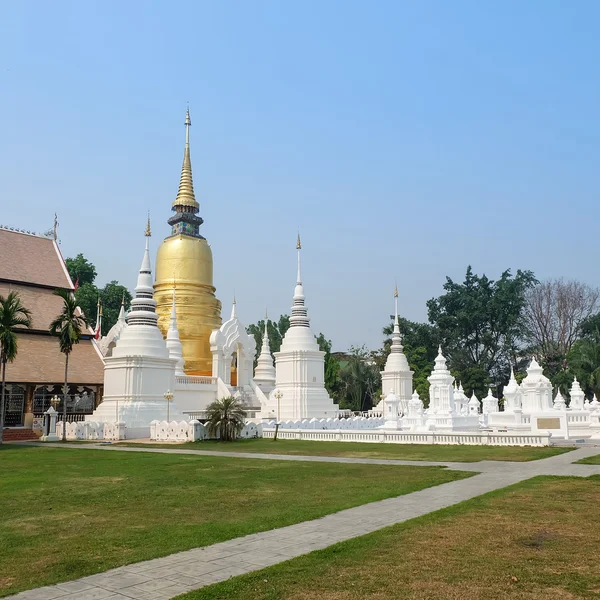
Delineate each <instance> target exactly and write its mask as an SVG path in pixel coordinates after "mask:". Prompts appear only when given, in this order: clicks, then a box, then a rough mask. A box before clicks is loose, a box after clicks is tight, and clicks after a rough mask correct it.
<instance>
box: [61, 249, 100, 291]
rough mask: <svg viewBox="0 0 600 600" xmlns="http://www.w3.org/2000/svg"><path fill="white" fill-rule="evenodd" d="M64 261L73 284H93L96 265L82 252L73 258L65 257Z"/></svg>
mask: <svg viewBox="0 0 600 600" xmlns="http://www.w3.org/2000/svg"><path fill="white" fill-rule="evenodd" d="M65 263H66V265H67V271H69V275H70V276H71V279H72V280H73V283H74V284H77V285H79V286H81V285H84V284H86V283H88V284H93V283H94V281H95V280H96V275H97V273H96V267H95V266H94V265H93V264H92V263H91V262H90V261H89V260H88V259H87V258H85V256H83V254H78V255H77V256H76V257H75V258H67V259H66V260H65Z"/></svg>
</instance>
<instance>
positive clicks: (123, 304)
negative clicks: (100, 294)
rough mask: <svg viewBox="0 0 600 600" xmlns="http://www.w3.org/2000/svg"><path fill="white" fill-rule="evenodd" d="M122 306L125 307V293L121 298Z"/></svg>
mask: <svg viewBox="0 0 600 600" xmlns="http://www.w3.org/2000/svg"><path fill="white" fill-rule="evenodd" d="M121 306H125V292H123V297H122V298H121Z"/></svg>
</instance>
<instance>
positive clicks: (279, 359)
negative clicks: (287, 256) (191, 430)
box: [262, 235, 338, 420]
mask: <svg viewBox="0 0 600 600" xmlns="http://www.w3.org/2000/svg"><path fill="white" fill-rule="evenodd" d="M296 249H297V251H298V277H297V279H296V288H295V289H294V305H293V306H292V315H291V317H290V328H289V329H288V330H287V332H286V334H285V337H284V338H283V342H282V344H281V349H280V350H279V352H276V353H275V389H274V390H273V391H272V392H271V393H270V394H269V397H268V402H267V403H266V405H265V406H263V410H262V416H263V418H273V416H274V415H275V416H276V417H277V418H278V419H282V420H290V419H293V420H299V419H313V418H316V419H322V418H334V417H336V416H337V413H338V406H337V405H336V404H334V402H333V400H332V399H331V398H330V397H329V394H328V393H327V390H326V389H325V353H324V352H321V350H319V345H318V344H317V340H316V339H315V336H314V335H313V332H312V331H311V330H310V319H309V318H308V314H307V310H306V306H305V305H304V288H303V286H302V276H301V272H300V251H301V249H302V245H301V243H300V235H298V243H297V244H296Z"/></svg>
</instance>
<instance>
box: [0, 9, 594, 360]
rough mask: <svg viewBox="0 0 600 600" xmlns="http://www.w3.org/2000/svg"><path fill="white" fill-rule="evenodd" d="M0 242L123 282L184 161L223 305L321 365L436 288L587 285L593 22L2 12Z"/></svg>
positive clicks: (447, 15)
mask: <svg viewBox="0 0 600 600" xmlns="http://www.w3.org/2000/svg"><path fill="white" fill-rule="evenodd" d="M2 13H3V14H2V20H1V21H0V114H1V115H2V118H0V202H1V207H2V210H1V212H0V223H2V224H8V225H11V226H14V227H19V228H24V229H31V230H36V231H42V230H44V229H48V228H49V227H50V226H51V224H52V219H53V215H54V212H57V213H58V216H59V221H60V239H61V247H62V251H63V253H64V254H65V256H72V255H75V254H76V253H78V252H82V253H83V254H84V255H85V256H87V257H88V258H89V259H90V260H91V261H92V262H93V263H94V264H95V265H96V266H97V269H98V282H99V283H101V284H103V283H104V282H106V281H108V280H111V279H117V280H119V281H120V282H122V283H124V284H126V285H128V286H129V287H133V286H134V284H135V278H136V273H137V270H138V268H139V264H140V261H141V258H142V252H143V245H144V239H143V231H144V225H145V219H146V212H147V211H148V210H150V212H151V216H152V222H153V233H154V235H153V238H152V246H153V251H154V252H155V251H156V248H157V246H158V244H159V243H160V241H161V240H162V239H163V238H164V237H165V236H166V235H168V232H169V227H168V225H167V223H166V220H167V218H168V217H169V216H170V214H171V213H170V207H171V203H172V201H173V199H174V197H175V195H176V192H177V185H178V180H179V172H180V168H181V160H182V156H183V142H184V126H183V120H184V112H185V106H186V102H187V101H189V103H190V111H191V114H192V121H193V126H192V132H191V136H192V164H193V168H194V182H195V189H196V197H197V199H198V201H199V202H200V206H201V212H200V214H201V216H202V217H203V218H204V220H205V224H204V225H203V227H202V232H203V234H204V235H205V237H206V238H207V239H208V240H209V242H210V243H211V246H212V248H213V254H214V260H215V285H216V287H217V296H218V297H219V298H220V299H221V300H222V302H223V305H224V314H225V315H228V314H229V307H230V303H231V299H232V297H233V294H234V291H235V294H236V296H237V299H238V314H239V315H240V317H241V318H242V319H243V320H244V321H245V322H246V323H250V322H254V321H256V320H257V319H259V318H261V317H262V315H263V314H264V310H265V308H268V309H269V312H270V314H272V315H279V314H281V313H284V312H288V311H289V306H290V305H291V297H292V293H293V287H294V280H295V260H296V257H295V249H294V248H295V239H296V232H297V229H298V228H300V231H301V234H302V240H303V246H304V250H303V271H304V277H303V278H304V283H305V292H306V296H307V304H308V308H309V315H310V316H311V318H312V325H313V329H314V331H315V332H318V331H323V332H324V333H325V334H326V335H327V336H328V337H330V338H331V339H332V340H333V346H334V348H335V349H338V350H341V349H346V348H347V347H348V346H350V345H351V344H355V345H361V344H363V343H364V344H367V345H368V346H369V347H372V348H376V347H378V346H379V344H380V342H381V339H382V336H381V327H382V326H383V325H384V324H386V322H387V320H388V316H389V314H390V312H391V310H392V307H393V300H392V292H393V286H394V281H395V280H397V282H398V287H399V290H400V309H401V312H402V314H403V315H405V316H406V317H408V318H410V319H414V320H424V319H425V318H426V308H425V302H426V300H427V299H429V298H431V297H433V296H437V295H439V294H440V293H441V291H442V285H443V283H444V278H445V276H446V275H449V276H451V277H452V278H455V279H461V277H462V276H463V275H464V272H465V269H466V267H467V265H468V264H472V265H473V268H474V269H475V271H476V272H478V273H481V272H485V273H486V274H487V275H489V276H490V277H493V278H494V277H497V276H499V274H500V273H501V271H502V270H504V269H507V268H511V269H513V270H515V269H517V268H523V269H531V270H533V271H534V272H535V273H536V275H537V276H538V277H539V278H540V279H544V278H550V277H561V276H564V277H566V278H575V279H579V280H582V281H585V282H587V283H589V284H592V285H600V271H599V269H598V266H597V265H598V260H597V256H598V244H599V242H598V239H597V224H598V221H599V217H600V208H599V202H598V196H599V191H600V169H599V168H598V165H599V164H600V121H599V119H598V114H599V113H598V106H599V105H600V97H599V96H600V93H599V92H600V77H599V76H598V75H599V73H598V64H600V38H598V35H597V23H598V22H599V19H600V4H599V3H598V2H595V1H588V2H586V1H578V2H571V3H567V2H563V1H550V0H548V1H546V0H544V1H541V0H540V1H534V0H531V1H529V2H521V1H510V0H502V1H500V0H498V1H496V2H481V1H460V0H455V1H453V2H443V1H441V0H439V1H436V2H431V1H429V2H428V1H422V0H421V1H415V2H401V1H393V2H384V1H383V0H380V1H378V2H348V1H344V2H342V1H339V2H334V1H305V2H281V1H274V2H258V1H256V2H249V1H247V2H241V1H239V2H226V1H219V2H217V1H215V2H176V1H169V2H166V1H162V2H158V1H154V2H150V1H143V2H142V1H139V2H133V1H128V2H110V1H106V0H103V1H102V2H89V1H86V2H52V3H48V2H42V1H38V2H27V3H25V2H21V3H18V2H13V3H9V2H5V3H3V5H2Z"/></svg>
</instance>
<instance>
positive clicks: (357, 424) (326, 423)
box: [267, 417, 385, 431]
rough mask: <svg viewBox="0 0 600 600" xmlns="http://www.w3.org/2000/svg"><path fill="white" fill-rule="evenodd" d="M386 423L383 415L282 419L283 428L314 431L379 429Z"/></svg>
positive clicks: (271, 425) (272, 425)
mask: <svg viewBox="0 0 600 600" xmlns="http://www.w3.org/2000/svg"><path fill="white" fill-rule="evenodd" d="M275 423H276V421H269V422H268V423H267V427H275ZM384 423H385V419H383V418H381V417H350V418H347V419H346V418H341V419H298V420H296V421H282V422H281V423H280V424H279V430H280V431H281V430H282V429H310V430H312V431H319V430H327V429H334V430H338V429H353V430H354V429H377V428H378V427H381V426H382V425H383V424H384Z"/></svg>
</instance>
